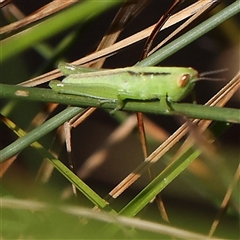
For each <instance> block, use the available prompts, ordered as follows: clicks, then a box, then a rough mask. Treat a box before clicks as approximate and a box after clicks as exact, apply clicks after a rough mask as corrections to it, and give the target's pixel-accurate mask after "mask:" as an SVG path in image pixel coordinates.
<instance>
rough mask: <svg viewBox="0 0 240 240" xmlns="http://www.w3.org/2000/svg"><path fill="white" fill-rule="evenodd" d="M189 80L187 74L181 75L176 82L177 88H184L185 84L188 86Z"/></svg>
mask: <svg viewBox="0 0 240 240" xmlns="http://www.w3.org/2000/svg"><path fill="white" fill-rule="evenodd" d="M190 79H191V76H190V75H189V74H183V75H181V77H180V78H179V79H178V80H177V85H178V86H179V87H181V88H182V87H185V86H186V85H187V84H188V82H189V80H190Z"/></svg>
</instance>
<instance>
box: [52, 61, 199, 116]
mask: <svg viewBox="0 0 240 240" xmlns="http://www.w3.org/2000/svg"><path fill="white" fill-rule="evenodd" d="M59 68H60V70H61V71H62V72H63V74H64V75H68V76H67V77H66V78H65V79H63V81H58V80H53V81H51V82H50V84H49V85H50V87H51V88H52V89H53V90H54V91H56V92H58V93H63V94H71V95H80V96H85V97H90V98H95V99H98V100H100V102H112V101H115V102H117V107H116V108H115V109H114V110H113V112H114V111H116V110H119V109H121V108H122V107H123V106H124V101H125V100H128V99H130V100H138V101H147V100H156V99H157V100H161V99H162V98H166V97H167V101H172V102H177V101H180V100H181V99H183V98H184V97H185V96H186V95H188V94H189V93H190V92H191V91H192V89H193V87H194V85H195V82H196V81H197V79H198V77H199V74H198V72H197V71H196V70H194V69H193V68H186V67H137V66H133V67H126V68H118V69H110V70H100V71H99V70H96V69H94V70H92V72H86V71H87V69H86V68H82V67H80V68H79V67H76V66H74V65H70V64H64V63H63V64H61V65H60V66H59ZM83 71H85V72H83ZM88 71H89V70H88Z"/></svg>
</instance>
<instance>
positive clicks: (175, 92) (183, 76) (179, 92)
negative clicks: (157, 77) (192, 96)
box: [168, 68, 199, 102]
mask: <svg viewBox="0 0 240 240" xmlns="http://www.w3.org/2000/svg"><path fill="white" fill-rule="evenodd" d="M198 77H199V74H198V72H197V71H196V70H195V69H193V68H178V71H176V72H175V76H174V81H175V83H174V84H173V86H174V89H170V92H169V93H168V95H169V99H170V100H171V101H174V102H177V101H180V100H181V99H183V98H184V97H186V96H187V95H188V94H189V93H190V92H191V91H192V89H193V87H194V85H195V82H196V80H197V79H198ZM171 90H172V91H171Z"/></svg>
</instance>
